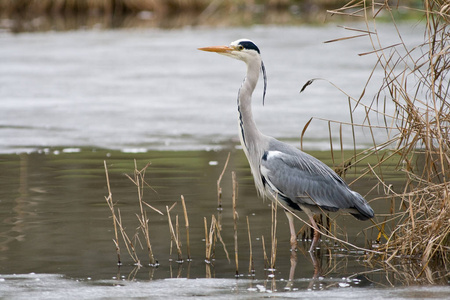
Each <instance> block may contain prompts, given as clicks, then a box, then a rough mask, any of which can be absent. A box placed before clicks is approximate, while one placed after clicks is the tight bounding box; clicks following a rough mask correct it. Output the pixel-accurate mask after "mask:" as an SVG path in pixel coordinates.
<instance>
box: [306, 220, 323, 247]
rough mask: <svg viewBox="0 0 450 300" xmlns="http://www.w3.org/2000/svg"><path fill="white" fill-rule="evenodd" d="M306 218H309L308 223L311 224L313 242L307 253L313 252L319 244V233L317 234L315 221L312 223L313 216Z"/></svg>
mask: <svg viewBox="0 0 450 300" xmlns="http://www.w3.org/2000/svg"><path fill="white" fill-rule="evenodd" d="M308 217H309V221H310V222H311V225H312V226H313V228H314V237H313V240H312V243H311V248H309V252H313V251H314V248H315V247H316V246H317V244H318V243H319V238H320V233H319V227H318V226H317V224H316V221H314V215H313V214H308Z"/></svg>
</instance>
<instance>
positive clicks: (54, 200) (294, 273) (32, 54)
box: [0, 25, 450, 299]
mask: <svg viewBox="0 0 450 300" xmlns="http://www.w3.org/2000/svg"><path fill="white" fill-rule="evenodd" d="M414 26H416V25H405V26H403V27H402V30H404V34H405V36H404V38H405V40H406V41H408V40H411V41H413V42H414V41H416V40H417V39H419V40H420V39H421V36H419V35H417V34H414V30H415V29H416V28H415V27H414ZM380 30H383V32H384V36H385V37H386V44H390V43H395V42H396V41H397V38H396V36H395V32H393V31H391V30H390V29H389V28H387V27H386V28H381V29H380ZM346 34H347V35H348V33H347V32H345V31H343V30H342V29H339V28H337V27H335V26H326V27H273V26H263V27H250V28H233V29H214V30H213V29H182V30H171V31H164V30H155V29H145V30H144V29H142V30H116V31H86V32H85V31H74V32H64V33H55V32H47V33H36V34H27V33H25V34H19V35H11V34H8V33H2V34H1V35H0V44H1V47H0V57H1V60H0V153H1V154H0V171H1V172H0V298H1V299H32V298H42V299H60V298H69V299H90V298H104V299H109V298H117V299H124V298H149V299H159V298H167V297H168V296H171V297H172V298H195V297H203V298H205V297H208V298H218V299H233V298H239V299H241V298H243V299H253V298H259V297H263V298H265V297H276V298H307V299H309V298H335V299H338V298H346V299H348V298H350V299H351V298H357V299H360V298H362V297H365V298H396V299H423V298H446V297H447V296H448V294H449V293H450V289H449V288H448V282H447V281H446V279H445V278H442V277H441V278H440V279H436V278H437V277H438V276H431V278H434V279H435V282H434V283H435V285H430V286H425V287H424V286H420V285H418V284H417V283H415V281H414V276H413V275H414V274H417V273H418V272H420V270H421V266H420V265H419V264H417V262H408V263H407V262H404V261H402V262H393V261H391V262H390V263H389V264H385V263H382V262H380V261H372V262H370V263H367V262H365V261H364V255H363V254H364V253H362V252H361V251H355V250H345V249H342V247H341V246H339V245H335V244H334V242H333V241H329V240H325V241H323V243H322V244H321V249H320V251H317V253H315V255H314V256H311V255H310V254H309V253H308V252H307V251H306V249H308V247H309V246H308V240H307V239H306V240H305V241H301V242H300V245H299V246H300V247H299V249H298V251H297V252H295V256H292V253H291V251H290V249H289V235H288V232H289V230H288V226H287V221H286V218H285V216H284V213H283V212H281V211H279V212H278V223H277V224H278V228H277V240H278V247H277V257H276V268H275V270H268V267H267V263H266V260H265V258H264V251H263V242H262V241H263V237H264V240H265V247H266V251H267V253H268V254H270V244H271V243H270V224H271V209H270V204H269V203H267V202H263V201H262V200H261V199H258V198H257V196H256V191H255V188H254V186H253V179H252V177H251V174H250V171H249V168H248V164H247V162H246V159H245V157H244V155H243V153H242V150H240V148H239V146H238V144H237V138H236V137H237V125H236V115H237V113H236V107H235V103H236V102H235V101H236V94H237V90H238V88H239V86H240V84H241V82H242V79H243V76H244V72H245V67H244V66H243V64H242V62H238V61H233V60H230V59H228V58H225V57H220V56H218V55H214V54H211V53H203V52H200V51H197V50H196V48H198V47H202V46H209V45H220V44H228V43H229V42H231V41H233V40H235V39H238V38H241V37H248V38H251V39H253V40H254V41H255V42H256V43H257V44H258V45H259V46H260V48H261V51H262V54H263V59H264V62H265V65H266V69H267V72H268V79H269V83H268V92H267V97H266V103H265V106H264V107H263V106H262V103H261V102H262V101H261V95H262V89H261V86H259V87H258V90H257V91H256V92H255V101H254V112H255V118H256V121H257V122H258V125H259V127H260V128H261V130H262V131H263V132H265V133H267V134H270V135H273V136H276V137H278V138H280V139H282V140H285V141H288V142H291V143H293V144H295V145H297V146H298V145H299V144H300V143H299V136H300V133H301V131H302V128H303V126H304V125H305V124H306V122H307V121H308V120H309V119H310V118H311V117H312V116H314V117H318V118H326V119H334V120H341V121H345V120H348V119H349V113H348V103H347V97H346V96H343V95H342V94H341V93H339V92H338V91H336V90H335V89H334V88H333V87H332V86H330V85H329V84H327V83H326V82H323V81H322V82H320V81H318V82H315V83H314V84H313V85H311V86H310V87H308V89H307V90H306V92H304V93H303V94H301V95H299V93H298V92H299V90H300V88H301V86H302V85H303V84H304V83H305V82H306V81H307V80H308V79H311V78H315V77H321V78H326V79H328V80H330V81H332V82H333V83H335V84H337V85H338V86H340V87H341V88H343V89H345V90H346V91H347V92H348V93H350V94H352V95H354V96H357V95H358V94H359V93H360V92H361V86H362V85H363V84H364V82H365V80H366V78H367V76H368V75H369V74H370V71H371V67H372V64H373V60H371V58H367V57H365V58H361V57H359V56H358V55H357V54H358V53H361V52H367V51H369V50H370V47H368V44H367V40H366V41H364V40H352V42H343V43H338V44H323V43H322V42H323V41H325V40H329V39H333V38H336V37H339V36H342V35H346ZM374 76H375V77H377V76H381V75H380V74H378V73H376V74H375V75H374ZM375 92H376V88H372V89H371V88H368V89H367V91H366V94H374V93H375ZM387 109H389V108H387ZM354 117H355V118H356V121H358V120H362V118H363V117H364V114H363V113H361V112H356V113H355V114H354ZM332 129H333V131H334V132H335V133H336V132H338V130H339V129H338V128H336V127H332ZM344 132H345V130H344ZM328 134H329V131H328V124H327V123H326V122H321V121H319V120H315V121H313V122H312V123H311V125H310V128H309V129H308V131H307V134H306V136H305V141H304V144H303V145H304V147H305V148H306V149H308V151H309V152H310V153H312V154H314V155H316V156H317V157H319V158H320V159H321V160H323V161H324V162H326V163H327V164H328V165H330V166H333V162H332V160H331V158H330V153H329V151H323V152H322V151H317V150H328V149H329V137H328ZM375 134H377V133H375ZM356 136H357V140H358V142H359V144H358V147H365V146H366V145H368V144H370V142H371V138H372V137H371V136H370V135H369V134H368V133H367V132H364V131H361V132H359V131H357V132H356ZM376 136H377V138H382V137H383V136H382V135H381V134H380V135H376ZM350 142H351V136H349V135H345V136H344V143H345V146H346V147H348V148H352V146H351V143H350ZM228 153H230V163H229V165H228V168H227V171H226V172H225V174H224V177H223V179H222V189H223V210H221V211H218V210H217V189H216V183H217V179H218V178H219V175H220V173H221V171H222V169H223V166H224V163H225V161H226V157H227V155H228ZM339 155H340V154H339ZM135 159H136V164H137V166H138V168H143V167H144V166H145V165H146V164H147V163H149V162H150V163H151V165H150V166H149V168H148V169H147V172H146V177H145V178H146V181H147V182H148V183H149V185H150V186H151V188H150V187H146V189H145V191H144V200H145V201H147V202H148V203H150V204H151V205H152V206H154V207H155V208H157V209H159V210H161V211H163V212H165V210H166V206H169V207H170V206H171V205H172V204H173V203H175V202H176V203H177V204H176V206H175V207H174V208H173V209H172V211H171V217H172V221H173V223H174V224H175V219H176V217H177V216H178V218H179V232H180V237H181V241H182V251H183V258H184V262H183V263H178V262H176V260H177V255H176V250H175V249H174V248H173V246H172V247H171V239H170V233H169V225H168V220H167V216H166V214H165V215H164V216H161V215H159V214H157V213H155V212H153V211H151V210H148V214H149V219H150V221H149V226H150V238H151V242H152V249H153V252H154V254H155V257H156V259H157V260H158V262H159V266H158V267H157V268H153V267H149V266H147V261H148V260H147V257H148V256H147V254H146V251H145V249H144V250H143V249H141V247H140V246H139V245H138V246H137V249H138V250H137V252H138V253H137V254H138V256H139V258H140V260H141V262H142V265H143V266H142V267H140V268H138V267H137V266H136V265H135V263H134V262H133V260H132V259H131V258H130V256H129V255H128V253H127V251H126V247H125V245H124V244H123V243H122V244H121V248H122V251H121V260H122V266H120V267H118V266H117V256H116V251H115V247H114V244H113V241H112V239H113V238H114V230H113V225H112V224H113V222H112V219H111V217H110V211H109V208H108V206H107V204H106V201H105V196H107V194H108V191H107V186H106V179H105V170H104V165H103V164H104V161H106V164H107V167H108V170H109V176H110V183H111V189H112V193H113V199H114V202H115V203H116V208H118V209H120V212H121V217H122V220H123V223H124V225H125V230H126V231H127V232H128V234H129V235H130V236H132V235H133V234H134V233H135V230H136V228H137V227H138V226H139V224H138V221H137V218H136V215H135V214H136V213H138V212H139V204H138V200H137V191H136V188H135V186H134V185H133V183H132V182H131V181H130V180H129V179H128V178H127V177H126V176H125V174H129V175H131V176H132V175H133V170H134V160H135ZM231 171H235V172H236V175H237V182H238V199H237V212H238V215H239V219H238V223H237V228H238V258H239V269H238V278H237V279H236V277H235V274H236V265H235V262H234V259H235V255H234V237H233V233H234V231H233V218H232V210H231V195H232V180H231ZM391 172H392V173H391ZM355 176H356V174H354V173H353V174H349V175H348V177H347V178H346V180H347V181H349V182H350V181H351V180H352V179H353V178H354V177H355ZM385 178H386V180H387V182H388V183H390V184H393V185H394V187H398V188H400V187H401V185H402V180H403V179H402V178H399V177H398V175H397V174H395V173H394V172H393V168H392V169H391V170H387V171H386V173H385ZM374 182H375V179H374V178H368V179H367V180H366V181H358V182H357V183H356V184H355V185H353V188H354V189H355V190H357V191H358V192H360V193H361V194H364V195H366V194H367V198H368V199H369V200H371V199H373V198H375V197H376V196H377V195H378V194H377V191H376V190H371V188H372V187H373V184H374ZM181 195H183V196H184V198H185V200H186V206H187V211H188V216H189V222H190V252H191V256H192V261H190V262H189V261H187V260H186V257H187V247H186V234H185V228H184V215H183V210H182V207H181V202H180V197H181ZM371 204H372V206H373V208H374V210H375V211H376V212H377V214H379V215H382V214H383V213H387V212H388V211H389V204H387V203H385V202H380V201H378V202H377V201H375V202H373V203H371ZM213 215H214V216H215V218H217V219H220V220H221V224H222V231H221V234H222V238H223V241H224V243H225V248H226V250H227V252H228V254H229V258H230V261H228V259H227V256H226V253H225V251H224V247H223V246H222V244H221V243H220V242H217V244H216V246H215V250H214V253H215V260H214V261H213V262H212V264H206V263H205V261H204V259H205V230H204V221H205V218H206V221H207V224H208V226H209V225H210V223H211V218H212V216H213ZM300 216H301V217H304V216H302V215H300ZM247 217H248V220H249V224H250V233H251V241H252V246H251V248H250V244H249V238H248V231H247V221H246V219H247ZM332 217H333V219H336V222H337V223H336V224H337V225H338V226H339V228H340V230H342V231H343V232H346V233H347V234H348V240H349V241H350V242H352V243H355V244H356V245H359V246H365V245H366V243H367V240H370V239H374V238H375V237H376V232H374V231H373V230H371V229H369V230H364V229H366V228H367V227H368V226H369V225H370V224H369V223H367V222H359V221H355V219H353V218H352V217H349V216H345V215H340V216H337V215H333V216H332ZM296 224H297V227H298V228H300V227H301V226H302V224H301V222H299V221H297V223H296ZM141 242H142V243H144V241H141ZM138 244H139V243H138ZM250 249H251V250H252V253H253V262H254V274H253V275H252V274H249V271H248V269H249V262H250V258H249V255H250V254H249V253H250ZM433 270H436V269H433ZM439 271H440V269H439V267H438V268H437V271H436V272H439ZM430 282H431V283H433V281H430ZM406 286H408V287H407V288H406Z"/></svg>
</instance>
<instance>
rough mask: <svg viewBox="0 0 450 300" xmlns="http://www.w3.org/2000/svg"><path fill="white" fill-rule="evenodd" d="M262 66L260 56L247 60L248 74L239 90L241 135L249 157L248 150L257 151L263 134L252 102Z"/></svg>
mask: <svg viewBox="0 0 450 300" xmlns="http://www.w3.org/2000/svg"><path fill="white" fill-rule="evenodd" d="M260 68H261V60H260V58H259V57H258V58H255V59H254V60H252V61H249V62H247V76H246V77H245V79H244V82H243V83H242V86H241V88H240V90H239V95H238V100H237V102H238V103H237V104H238V112H239V119H238V121H239V136H240V139H241V144H242V147H243V148H244V151H245V152H246V153H245V154H246V155H247V157H249V155H248V152H247V151H250V152H251V151H255V148H256V145H258V143H259V140H260V138H261V136H262V134H261V133H260V132H259V130H258V128H257V127H256V123H255V121H254V119H253V114H252V103H251V102H252V93H253V91H254V90H255V87H256V84H257V83H258V78H259V71H260ZM249 158H250V157H249Z"/></svg>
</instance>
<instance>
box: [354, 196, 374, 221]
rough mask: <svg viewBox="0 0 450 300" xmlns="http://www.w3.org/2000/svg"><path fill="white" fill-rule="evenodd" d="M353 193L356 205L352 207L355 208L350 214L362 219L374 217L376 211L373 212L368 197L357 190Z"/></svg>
mask: <svg viewBox="0 0 450 300" xmlns="http://www.w3.org/2000/svg"><path fill="white" fill-rule="evenodd" d="M352 193H353V195H354V196H355V198H356V199H355V201H354V202H355V207H352V208H353V209H354V210H353V211H351V212H350V214H352V215H353V216H354V217H355V218H357V219H358V220H361V221H365V220H368V219H372V218H373V217H374V215H375V213H374V212H373V209H372V207H370V205H369V204H368V203H367V201H366V199H364V198H363V196H361V195H360V194H358V193H357V192H353V191H352Z"/></svg>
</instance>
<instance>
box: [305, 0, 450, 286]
mask: <svg viewBox="0 0 450 300" xmlns="http://www.w3.org/2000/svg"><path fill="white" fill-rule="evenodd" d="M400 9H402V10H411V11H412V10H414V12H415V13H420V14H421V15H422V18H423V23H422V24H416V25H414V26H417V27H418V28H422V27H421V25H424V27H423V36H424V40H423V43H421V44H418V45H414V46H407V44H406V43H405V41H404V40H403V38H402V35H401V30H400V29H399V26H398V24H397V22H396V17H397V16H398V10H400ZM330 13H332V14H340V15H346V16H349V17H354V18H358V19H359V20H363V21H364V24H365V28H363V29H357V28H348V27H346V28H345V29H346V30H349V31H351V32H354V33H355V35H353V36H351V37H346V38H342V39H334V40H332V41H330V42H337V41H341V40H344V39H349V38H361V37H366V38H368V39H369V41H370V45H371V46H372V48H373V50H371V51H367V52H365V53H361V54H360V56H367V55H371V56H376V59H377V60H376V65H375V66H374V70H373V71H372V73H371V75H370V77H369V78H368V80H367V83H366V86H365V87H364V89H363V91H362V93H361V95H360V97H359V98H353V97H350V96H348V95H347V96H348V98H349V100H350V101H352V102H353V103H354V104H353V106H352V105H350V107H351V113H352V112H354V111H355V110H356V108H363V109H364V111H365V113H366V118H365V124H361V125H359V126H363V127H365V128H368V130H369V133H370V135H371V136H372V138H373V147H372V148H371V149H369V151H365V152H361V153H356V150H355V151H354V152H355V155H354V157H352V158H351V159H350V160H348V161H347V162H346V163H345V164H343V166H344V168H343V169H344V173H345V171H346V170H347V169H348V168H350V167H352V166H355V164H356V163H359V162H361V161H362V160H363V159H364V157H366V156H367V155H373V156H375V157H376V160H377V162H376V163H375V164H374V165H368V166H367V168H365V170H363V172H362V175H360V177H362V176H365V175H368V174H371V175H373V176H374V177H375V178H377V179H378V183H377V188H379V189H380V190H381V191H383V192H384V193H385V195H386V196H385V197H381V198H383V199H386V200H387V203H390V214H389V215H386V216H385V217H384V218H383V217H382V216H381V218H382V219H383V220H381V221H379V222H378V224H375V225H376V226H377V228H378V231H379V235H378V238H377V240H378V241H379V244H376V245H374V246H376V248H377V252H379V253H382V254H383V256H382V257H384V259H385V260H386V261H387V262H389V261H392V260H393V259H398V258H402V257H403V258H408V259H418V260H420V262H421V263H422V270H421V271H420V272H418V273H416V279H417V278H419V277H421V276H422V275H423V274H424V273H426V272H427V268H428V266H429V265H430V264H432V263H433V262H435V263H438V264H440V265H441V266H443V267H444V268H446V272H448V271H449V270H448V264H447V262H448V261H449V253H450V223H449V220H450V138H449V136H450V105H449V101H448V99H449V98H450V81H449V78H450V74H449V72H450V50H449V49H450V36H449V29H450V7H449V5H448V3H447V1H440V0H426V1H424V2H423V7H422V8H420V9H417V8H414V9H413V8H409V7H399V6H390V2H389V1H383V2H376V1H350V2H348V4H347V5H346V6H344V7H343V8H341V9H337V10H334V11H330ZM380 18H383V19H389V20H390V25H391V26H392V30H395V32H396V33H397V36H398V40H399V42H398V43H393V44H391V45H387V46H386V45H385V44H383V43H382V40H383V38H382V36H381V35H380V34H379V32H378V30H377V21H378V20H379V19H380ZM376 70H381V72H382V73H383V75H384V80H383V82H382V84H381V86H380V88H379V92H378V93H377V94H376V95H375V97H374V98H373V99H372V100H370V103H369V104H365V101H366V98H367V97H365V91H366V87H367V86H368V85H369V84H372V83H373V81H374V79H373V78H372V75H373V74H374V73H375V71H376ZM308 84H310V82H309V83H308ZM388 104H389V105H390V104H392V106H393V107H394V110H393V111H392V112H390V111H388V110H387V109H386V107H387V106H388ZM374 119H377V120H382V122H383V124H382V125H381V127H382V128H384V130H385V132H386V133H387V136H388V138H387V140H386V141H384V142H382V143H377V142H376V141H375V138H374V132H373V130H375V129H376V128H379V127H380V125H374V124H373V122H372V120H374ZM340 125H347V124H343V123H340ZM351 125H352V129H354V127H355V126H356V125H354V124H351ZM355 149H356V148H355ZM386 150H389V151H386ZM392 158H396V159H397V160H398V169H399V170H400V171H401V172H403V174H405V176H406V184H405V187H404V188H403V190H402V191H394V189H393V188H392V186H391V185H389V184H386V180H385V176H384V174H383V166H384V164H385V163H386V162H387V161H388V160H390V159H392ZM388 225H389V227H388ZM383 237H384V238H383Z"/></svg>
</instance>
